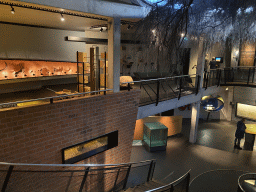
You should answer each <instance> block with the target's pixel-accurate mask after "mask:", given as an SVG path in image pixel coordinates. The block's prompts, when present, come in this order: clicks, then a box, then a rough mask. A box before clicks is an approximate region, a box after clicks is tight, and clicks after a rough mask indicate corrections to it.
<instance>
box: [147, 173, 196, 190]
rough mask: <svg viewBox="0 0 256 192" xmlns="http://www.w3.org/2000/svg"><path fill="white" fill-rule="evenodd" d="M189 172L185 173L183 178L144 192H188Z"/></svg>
mask: <svg viewBox="0 0 256 192" xmlns="http://www.w3.org/2000/svg"><path fill="white" fill-rule="evenodd" d="M190 171H191V170H189V171H188V172H187V173H185V174H184V175H183V176H181V177H180V178H178V179H177V180H175V181H173V182H171V183H169V184H167V185H164V186H161V187H158V188H155V189H151V190H148V191H146V192H173V191H181V192H188V191H189V181H190Z"/></svg>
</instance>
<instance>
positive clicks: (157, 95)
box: [156, 80, 160, 106]
mask: <svg viewBox="0 0 256 192" xmlns="http://www.w3.org/2000/svg"><path fill="white" fill-rule="evenodd" d="M159 87H160V81H159V80H157V90H156V106H157V105H158V102H159Z"/></svg>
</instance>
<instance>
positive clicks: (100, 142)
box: [61, 131, 118, 164]
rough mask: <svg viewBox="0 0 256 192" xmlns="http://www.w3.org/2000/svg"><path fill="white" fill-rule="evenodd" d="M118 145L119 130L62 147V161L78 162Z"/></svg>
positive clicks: (68, 162)
mask: <svg viewBox="0 0 256 192" xmlns="http://www.w3.org/2000/svg"><path fill="white" fill-rule="evenodd" d="M116 146H118V131H114V132H111V133H108V134H106V135H102V136H100V137H97V138H94V139H91V140H89V141H85V142H82V143H78V144H75V145H72V146H69V147H66V148H64V149H62V150H61V151H62V163H63V164H72V163H76V162H78V161H81V160H84V159H86V158H88V157H91V156H93V155H96V154H98V153H101V152H103V151H106V150H109V149H111V148H113V147H116Z"/></svg>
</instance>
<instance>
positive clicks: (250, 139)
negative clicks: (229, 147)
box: [244, 133, 255, 151]
mask: <svg viewBox="0 0 256 192" xmlns="http://www.w3.org/2000/svg"><path fill="white" fill-rule="evenodd" d="M254 141H255V135H254V134H250V133H245V142H244V150H248V151H253V146H254Z"/></svg>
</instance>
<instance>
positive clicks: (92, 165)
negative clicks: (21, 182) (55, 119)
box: [0, 159, 156, 167]
mask: <svg viewBox="0 0 256 192" xmlns="http://www.w3.org/2000/svg"><path fill="white" fill-rule="evenodd" d="M152 161H156V160H155V159H151V160H145V161H140V162H130V163H120V164H30V163H7V162H0V165H9V166H44V167H53V166H56V167H107V166H124V165H134V164H140V163H147V162H152Z"/></svg>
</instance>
